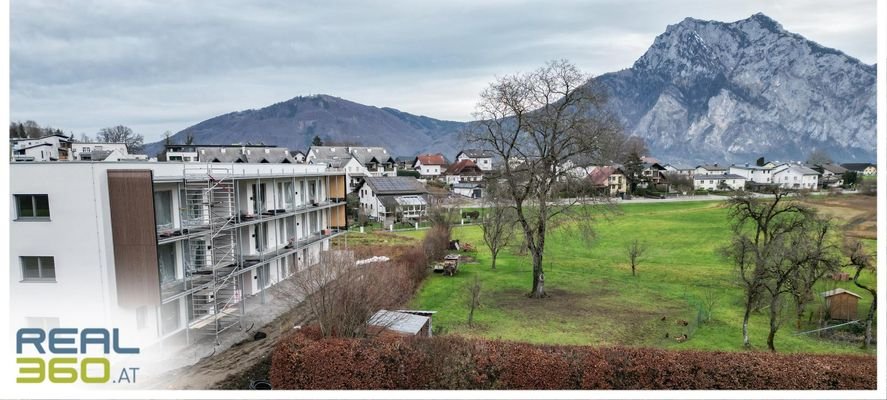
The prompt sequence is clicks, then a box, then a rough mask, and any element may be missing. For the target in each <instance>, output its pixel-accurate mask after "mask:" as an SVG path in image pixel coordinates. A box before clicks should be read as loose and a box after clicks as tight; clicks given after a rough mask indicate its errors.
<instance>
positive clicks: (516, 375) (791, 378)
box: [271, 329, 877, 390]
mask: <svg viewBox="0 0 887 400" xmlns="http://www.w3.org/2000/svg"><path fill="white" fill-rule="evenodd" d="M876 372H877V366H876V358H875V357H868V356H848V355H809V354H774V353H768V352H703V351H670V350H659V349H642V348H623V347H592V346H545V345H533V344H529V343H514V342H503V341H491V340H471V339H465V338H460V337H456V336H441V337H433V338H393V337H377V338H374V339H337V338H333V339H321V338H320V335H318V334H317V332H315V331H314V330H313V329H304V330H302V331H301V332H300V333H296V334H294V335H291V336H289V337H287V338H284V339H282V340H281V341H280V342H279V343H278V344H277V348H276V349H275V350H274V353H273V355H272V367H271V382H272V384H273V385H274V388H275V389H450V390H458V389H586V390H596V389H683V390H698V389H721V390H727V389H746V390H749V389H752V390H753V389H794V390H810V389H817V390H821V389H845V390H846V389H864V390H874V389H875V388H876V386H877V374H876Z"/></svg>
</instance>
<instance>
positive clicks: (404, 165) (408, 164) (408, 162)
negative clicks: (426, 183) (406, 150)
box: [394, 156, 416, 170]
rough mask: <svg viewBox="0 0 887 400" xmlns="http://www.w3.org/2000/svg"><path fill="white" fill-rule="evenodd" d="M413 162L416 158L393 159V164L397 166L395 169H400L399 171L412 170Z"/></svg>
mask: <svg viewBox="0 0 887 400" xmlns="http://www.w3.org/2000/svg"><path fill="white" fill-rule="evenodd" d="M414 162H416V157H412V156H400V157H394V163H395V164H397V168H398V169H401V170H406V169H412V168H413V163H414Z"/></svg>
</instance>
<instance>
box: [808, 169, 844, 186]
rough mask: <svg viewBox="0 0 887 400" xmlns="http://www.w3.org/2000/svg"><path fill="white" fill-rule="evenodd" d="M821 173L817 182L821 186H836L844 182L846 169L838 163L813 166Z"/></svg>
mask: <svg viewBox="0 0 887 400" xmlns="http://www.w3.org/2000/svg"><path fill="white" fill-rule="evenodd" d="M815 169H816V170H817V171H818V172H821V173H822V176H821V177H820V179H819V183H820V184H821V185H822V186H823V187H837V186H841V185H843V184H844V173H846V172H847V171H848V170H847V168H844V167H842V166H840V165H838V164H832V163H828V164H822V165H819V166H818V167H817V168H815Z"/></svg>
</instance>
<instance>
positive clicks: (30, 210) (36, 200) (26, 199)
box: [15, 194, 49, 219]
mask: <svg viewBox="0 0 887 400" xmlns="http://www.w3.org/2000/svg"><path fill="white" fill-rule="evenodd" d="M15 209H16V211H17V212H18V219H32V218H39V219H49V196H48V195H45V194H17V195H15Z"/></svg>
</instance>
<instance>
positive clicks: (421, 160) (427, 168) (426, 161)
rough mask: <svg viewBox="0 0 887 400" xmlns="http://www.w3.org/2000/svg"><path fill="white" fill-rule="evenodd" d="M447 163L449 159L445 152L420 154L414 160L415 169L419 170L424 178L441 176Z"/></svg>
mask: <svg viewBox="0 0 887 400" xmlns="http://www.w3.org/2000/svg"><path fill="white" fill-rule="evenodd" d="M446 165H447V159H446V158H445V157H444V156H443V154H440V153H435V154H430V153H428V154H420V155H419V156H418V157H416V161H415V162H413V169H415V170H416V171H419V175H421V176H422V177H423V178H435V177H438V176H440V174H441V173H442V172H443V169H444V168H445V167H446Z"/></svg>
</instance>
